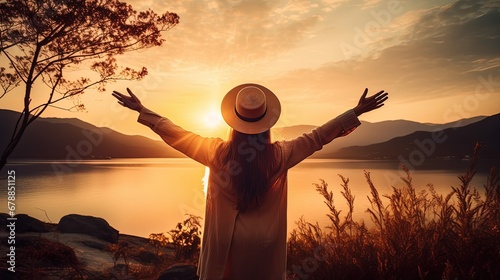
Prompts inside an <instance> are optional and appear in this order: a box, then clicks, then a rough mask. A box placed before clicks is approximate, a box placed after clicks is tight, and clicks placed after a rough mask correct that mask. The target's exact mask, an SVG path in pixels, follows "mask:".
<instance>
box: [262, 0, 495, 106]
mask: <svg viewBox="0 0 500 280" xmlns="http://www.w3.org/2000/svg"><path fill="white" fill-rule="evenodd" d="M401 17H402V18H401V19H395V22H397V21H399V22H405V24H406V27H407V28H408V32H406V33H403V34H399V35H398V36H399V37H397V38H392V39H393V42H399V43H398V44H392V45H390V46H388V47H385V48H381V49H376V50H373V51H372V52H371V54H370V55H369V56H367V57H363V58H361V57H357V58H352V59H348V60H344V61H339V62H332V63H328V64H325V65H323V66H322V67H319V68H317V69H301V70H294V71H292V72H289V73H287V74H286V75H284V76H282V77H280V78H279V79H275V80H274V81H272V82H273V83H275V84H277V85H279V86H283V87H286V88H290V89H293V88H294V87H295V86H297V87H298V86H300V85H299V82H298V81H307V84H308V86H307V87H308V88H309V89H310V91H311V92H315V93H316V94H318V93H319V94H322V95H328V94H329V93H331V92H332V90H333V91H335V92H339V93H343V92H353V91H355V92H356V91H359V90H360V89H362V88H364V87H365V86H369V87H370V86H371V87H375V88H383V89H385V90H389V91H393V92H398V95H396V96H394V98H393V99H395V100H396V101H399V102H412V101H416V100H425V99H430V98H439V97H445V96H446V97H449V96H453V95H463V94H467V93H472V92H473V91H474V89H475V88H476V86H477V85H478V83H479V81H478V79H479V80H480V79H488V77H493V78H492V79H493V80H495V81H500V48H498V46H500V11H499V7H498V4H497V5H493V4H492V2H491V1H459V2H457V3H453V4H451V5H448V6H444V7H439V8H432V9H428V10H419V11H413V12H412V13H411V14H405V15H401ZM295 81H297V82H295ZM497 86H498V85H497Z"/></svg>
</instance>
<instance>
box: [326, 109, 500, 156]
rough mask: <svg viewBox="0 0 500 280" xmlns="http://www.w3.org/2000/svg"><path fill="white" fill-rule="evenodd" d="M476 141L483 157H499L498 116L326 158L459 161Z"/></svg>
mask: <svg viewBox="0 0 500 280" xmlns="http://www.w3.org/2000/svg"><path fill="white" fill-rule="evenodd" d="M476 142H479V143H481V144H482V145H483V148H482V149H481V157H482V158H492V159H498V158H500V114H497V115H494V116H491V117H487V118H485V119H483V120H481V121H478V122H475V123H472V124H469V125H466V126H463V127H458V128H447V129H444V130H439V131H435V132H428V131H417V132H414V133H411V134H409V135H406V136H402V137H396V138H394V139H391V140H389V141H386V142H383V143H378V144H372V145H367V146H353V147H347V148H343V149H341V150H339V151H337V152H335V153H332V154H329V155H327V156H329V157H332V158H351V159H353V158H354V159H399V158H400V157H402V158H404V159H411V158H414V159H415V160H420V158H422V157H424V158H430V159H438V158H443V159H445V158H446V159H451V158H457V159H461V158H464V157H467V156H471V153H472V150H473V147H474V145H475V143H476Z"/></svg>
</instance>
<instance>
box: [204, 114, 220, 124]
mask: <svg viewBox="0 0 500 280" xmlns="http://www.w3.org/2000/svg"><path fill="white" fill-rule="evenodd" d="M204 122H205V125H206V127H207V128H218V127H219V126H220V125H221V124H222V116H221V114H220V113H219V112H217V111H210V112H208V114H207V115H206V116H205V118H204Z"/></svg>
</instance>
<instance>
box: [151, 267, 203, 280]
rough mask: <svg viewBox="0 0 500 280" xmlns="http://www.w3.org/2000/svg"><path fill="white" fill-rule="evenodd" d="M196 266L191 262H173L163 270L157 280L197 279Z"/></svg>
mask: <svg viewBox="0 0 500 280" xmlns="http://www.w3.org/2000/svg"><path fill="white" fill-rule="evenodd" d="M198 279H199V278H198V275H196V266H195V265H192V264H182V263H180V264H174V265H172V266H170V267H169V268H167V270H165V271H163V272H162V273H161V274H160V276H159V277H158V280H198Z"/></svg>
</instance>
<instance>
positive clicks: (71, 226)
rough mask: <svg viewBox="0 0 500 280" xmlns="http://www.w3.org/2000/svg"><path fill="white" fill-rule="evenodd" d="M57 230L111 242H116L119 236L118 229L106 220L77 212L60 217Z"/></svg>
mask: <svg viewBox="0 0 500 280" xmlns="http://www.w3.org/2000/svg"><path fill="white" fill-rule="evenodd" d="M57 230H59V231H60V232H61V233H83V234H87V235H90V236H93V237H96V238H98V239H101V240H104V241H108V242H111V243H117V242H118V237H119V234H118V230H116V229H114V228H113V227H111V226H110V225H109V224H108V222H106V220H104V219H102V218H98V217H92V216H82V215H77V214H70V215H66V216H64V217H62V218H61V220H60V221H59V224H58V225H57Z"/></svg>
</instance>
